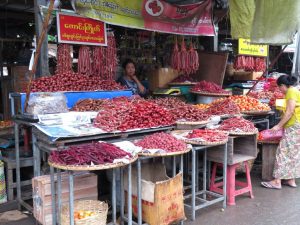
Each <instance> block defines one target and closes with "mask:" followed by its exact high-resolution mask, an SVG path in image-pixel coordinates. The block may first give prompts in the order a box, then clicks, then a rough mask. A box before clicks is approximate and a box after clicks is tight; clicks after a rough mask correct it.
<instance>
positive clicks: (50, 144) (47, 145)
mask: <svg viewBox="0 0 300 225" xmlns="http://www.w3.org/2000/svg"><path fill="white" fill-rule="evenodd" d="M173 128H174V127H173V126H168V127H160V128H153V129H146V130H139V131H130V132H124V133H117V134H114V133H108V134H103V133H102V134H98V135H92V136H80V137H68V138H60V139H58V140H55V141H52V140H50V139H49V137H48V136H47V135H45V134H43V133H42V132H41V131H39V130H38V129H37V128H33V132H32V133H33V139H32V141H33V143H34V144H33V145H34V148H33V150H34V151H33V154H34V176H40V171H41V168H40V165H41V156H40V153H41V152H45V153H48V154H49V153H50V152H51V151H54V150H56V149H57V147H63V146H66V145H69V144H75V143H78V142H80V143H82V142H89V141H92V140H105V141H107V142H117V141H122V140H131V139H137V138H142V137H143V136H144V135H145V134H151V133H154V132H157V131H168V130H171V129H173ZM121 171H122V169H121ZM57 172H58V180H60V170H58V171H57ZM128 173H130V174H131V165H128ZM50 175H51V182H52V181H53V185H52V186H51V189H52V190H53V192H52V205H55V187H54V168H53V167H50ZM128 177H130V178H128V180H129V179H130V181H131V176H128ZM69 182H70V201H72V202H73V193H71V192H72V190H73V172H72V171H69ZM59 183H60V182H58V187H57V190H58V196H60V195H59V194H60V187H59V186H60V185H59ZM128 188H130V193H128V194H130V196H131V182H130V187H128ZM128 192H129V191H128ZM112 193H113V194H112V196H113V198H112V204H113V207H112V208H113V222H112V224H116V219H117V218H116V169H113V182H112ZM71 194H72V196H71ZM128 196H129V195H128ZM58 203H59V201H58ZM129 204H130V205H131V198H130V199H129V201H128V205H129ZM58 205H60V203H59V204H58ZM59 207H60V206H59ZM53 208H54V207H53ZM71 208H72V207H70V210H71ZM59 209H60V208H59ZM131 210H132V208H131V207H130V209H129V208H128V215H129V216H128V219H127V221H128V224H131V223H132V213H131ZM52 216H53V221H56V218H57V215H56V211H55V209H54V210H53V212H52ZM59 219H60V218H58V221H59Z"/></svg>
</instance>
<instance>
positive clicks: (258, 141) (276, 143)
mask: <svg viewBox="0 0 300 225" xmlns="http://www.w3.org/2000/svg"><path fill="white" fill-rule="evenodd" d="M257 143H260V144H274V145H278V144H279V143H280V141H266V140H257Z"/></svg>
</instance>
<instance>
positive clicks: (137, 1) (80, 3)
mask: <svg viewBox="0 0 300 225" xmlns="http://www.w3.org/2000/svg"><path fill="white" fill-rule="evenodd" d="M74 8H75V9H74V10H75V11H76V13H78V14H80V15H83V16H86V17H89V18H93V19H98V20H101V21H104V22H105V23H108V24H114V25H119V26H123V27H129V28H137V29H144V30H150V31H158V32H163V33H173V34H183V35H197V36H199V35H205V36H214V35H215V30H214V26H213V22H212V0H202V1H198V2H197V3H193V4H187V5H177V4H170V3H167V2H166V1H164V0H130V1H125V0H105V1H104V0H75V4H74Z"/></svg>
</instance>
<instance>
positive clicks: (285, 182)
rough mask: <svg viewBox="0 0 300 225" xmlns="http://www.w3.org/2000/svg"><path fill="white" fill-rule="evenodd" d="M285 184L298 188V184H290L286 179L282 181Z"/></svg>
mask: <svg viewBox="0 0 300 225" xmlns="http://www.w3.org/2000/svg"><path fill="white" fill-rule="evenodd" d="M282 184H283V185H285V186H288V187H292V188H296V187H297V184H290V183H289V182H288V181H284V182H282Z"/></svg>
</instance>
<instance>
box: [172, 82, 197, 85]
mask: <svg viewBox="0 0 300 225" xmlns="http://www.w3.org/2000/svg"><path fill="white" fill-rule="evenodd" d="M195 84H197V83H196V82H172V83H169V86H175V85H179V86H191V85H195Z"/></svg>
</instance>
